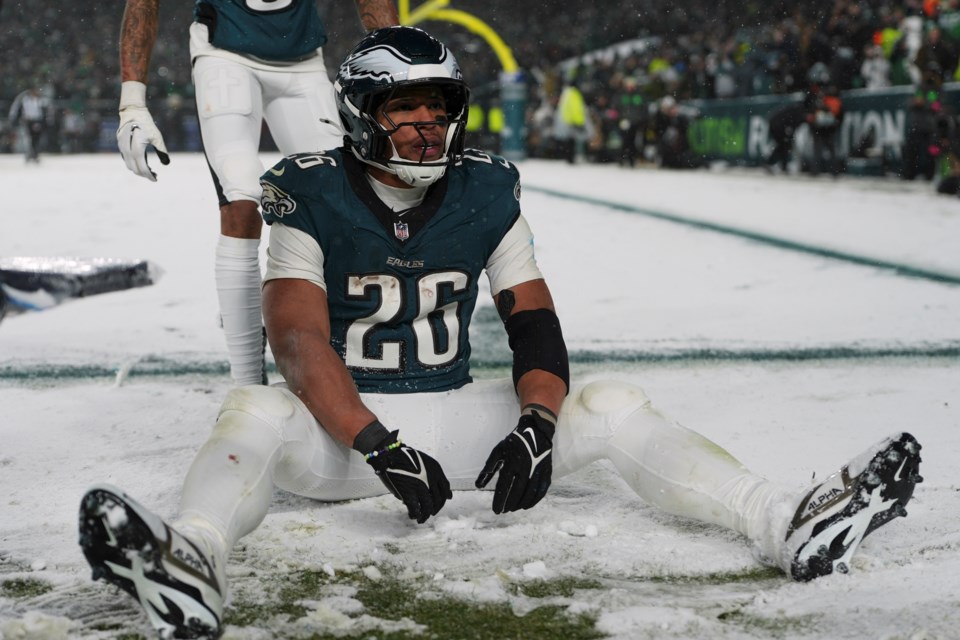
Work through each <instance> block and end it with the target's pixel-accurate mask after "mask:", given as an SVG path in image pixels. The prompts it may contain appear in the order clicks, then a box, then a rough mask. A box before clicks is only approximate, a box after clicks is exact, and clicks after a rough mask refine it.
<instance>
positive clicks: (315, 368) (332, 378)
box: [271, 331, 377, 447]
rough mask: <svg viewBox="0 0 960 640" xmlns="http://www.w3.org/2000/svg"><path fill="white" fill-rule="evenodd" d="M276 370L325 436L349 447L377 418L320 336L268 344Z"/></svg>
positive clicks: (292, 333)
mask: <svg viewBox="0 0 960 640" xmlns="http://www.w3.org/2000/svg"><path fill="white" fill-rule="evenodd" d="M271 347H272V349H273V353H274V357H275V358H276V361H277V368H278V369H279V370H280V373H281V374H283V379H284V380H285V381H286V382H287V385H288V386H289V387H290V390H291V391H293V392H294V393H295V394H297V397H299V398H300V400H301V401H302V402H303V403H304V404H305V405H306V406H307V408H308V409H310V412H311V413H312V414H313V415H314V417H315V418H316V419H317V421H318V422H319V423H320V424H321V425H323V428H324V430H325V431H327V433H329V434H330V435H331V436H333V437H334V438H335V439H336V440H337V441H339V442H341V443H343V444H345V445H346V446H348V447H352V446H353V441H354V439H355V438H356V436H357V434H358V433H360V431H361V430H362V429H363V428H364V427H365V426H367V425H368V424H370V423H371V422H373V421H374V420H376V419H377V417H376V416H375V415H374V414H373V412H371V411H370V410H369V409H367V407H366V406H365V405H364V404H363V402H362V401H361V400H360V395H359V394H358V393H357V388H356V385H355V384H354V382H353V378H352V377H351V376H350V373H349V372H348V371H347V368H346V366H345V365H344V364H343V361H342V360H340V357H339V356H338V355H337V353H336V351H334V350H333V347H331V346H330V343H329V341H328V340H326V339H324V337H323V336H322V335H321V334H319V333H314V332H310V333H298V332H296V331H290V332H287V337H286V338H285V339H283V340H280V341H277V343H276V344H275V343H274V342H273V341H271Z"/></svg>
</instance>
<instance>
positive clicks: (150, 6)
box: [120, 0, 160, 84]
mask: <svg viewBox="0 0 960 640" xmlns="http://www.w3.org/2000/svg"><path fill="white" fill-rule="evenodd" d="M159 16H160V0H127V5H126V8H125V9H124V11H123V21H122V23H121V25H120V78H121V80H122V81H123V82H127V81H130V80H135V81H137V82H143V83H144V84H146V82H147V75H148V72H149V69H150V56H151V54H152V53H153V45H154V43H155V42H156V40H157V31H158V28H159Z"/></svg>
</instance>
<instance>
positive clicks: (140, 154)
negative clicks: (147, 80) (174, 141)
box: [117, 80, 170, 182]
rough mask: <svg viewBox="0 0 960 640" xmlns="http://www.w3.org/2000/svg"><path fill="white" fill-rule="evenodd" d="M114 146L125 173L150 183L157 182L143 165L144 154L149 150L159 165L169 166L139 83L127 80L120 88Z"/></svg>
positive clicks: (144, 92) (144, 161) (158, 132)
mask: <svg viewBox="0 0 960 640" xmlns="http://www.w3.org/2000/svg"><path fill="white" fill-rule="evenodd" d="M117 146H119V147H120V155H121V156H123V161H124V162H125V163H126V165H127V169H130V171H133V172H134V173H135V174H137V175H138V176H141V177H143V178H146V179H147V180H150V181H151V182H156V181H157V174H156V173H154V172H153V169H151V168H150V165H149V164H147V151H148V150H149V149H150V147H151V146H152V147H153V149H154V151H156V152H157V157H158V158H160V162H161V163H162V164H164V165H167V164H170V156H169V155H167V147H166V145H164V144H163V136H161V135H160V130H159V129H157V125H156V124H154V122H153V117H152V116H151V115H150V111H148V110H147V87H146V85H144V84H143V83H142V82H136V81H132V80H130V81H127V82H124V83H123V84H122V85H121V86H120V127H119V128H118V129H117Z"/></svg>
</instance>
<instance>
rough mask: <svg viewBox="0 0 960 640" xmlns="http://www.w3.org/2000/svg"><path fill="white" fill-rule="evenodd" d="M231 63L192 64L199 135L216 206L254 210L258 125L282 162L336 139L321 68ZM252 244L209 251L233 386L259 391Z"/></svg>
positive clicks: (209, 58)
mask: <svg viewBox="0 0 960 640" xmlns="http://www.w3.org/2000/svg"><path fill="white" fill-rule="evenodd" d="M234 58H236V56H235V57H234ZM234 58H225V57H219V56H216V55H201V56H198V57H197V58H196V59H195V60H194V67H193V81H194V85H195V88H196V96H197V112H198V115H199V118H200V134H201V136H202V138H203V148H204V152H205V153H206V156H207V162H208V163H209V164H210V168H211V170H212V171H213V174H214V176H215V178H216V181H217V190H218V194H219V195H220V202H221V204H223V203H224V202H236V201H239V200H249V201H252V202H256V203H259V202H260V176H261V175H262V174H263V172H264V167H263V163H262V161H261V160H260V155H259V151H260V136H261V130H262V123H263V121H264V120H266V122H267V125H268V126H269V128H270V134H271V136H272V137H273V139H274V141H275V142H276V143H277V147H278V148H279V149H280V152H281V153H282V154H283V155H290V154H293V153H300V152H309V151H319V150H322V149H330V148H335V147H338V146H340V145H341V144H342V140H343V132H342V130H341V128H340V125H339V122H340V117H339V115H338V113H337V107H336V102H335V101H334V95H333V85H332V84H331V83H330V80H329V79H328V78H327V74H326V71H325V70H324V69H323V65H322V63H320V64H318V62H317V60H316V59H313V60H311V61H309V62H308V63H304V65H303V67H302V68H300V67H298V65H291V66H287V67H277V68H276V69H265V68H254V67H251V66H248V65H246V64H243V63H242V62H240V61H238V60H236V59H234ZM260 66H261V67H262V66H263V65H260ZM318 67H319V68H318ZM259 244H260V242H259V240H258V239H240V238H228V237H226V236H221V237H220V241H219V243H218V244H217V251H216V263H215V268H214V273H215V277H216V282H217V295H218V299H219V303H220V317H221V321H222V322H223V330H224V333H225V335H226V339H227V352H228V355H229V359H230V371H231V374H232V376H233V379H234V381H235V382H237V383H238V384H259V383H260V382H261V377H262V369H261V367H262V363H263V337H262V330H261V327H262V319H261V316H260V280H261V272H260V259H259Z"/></svg>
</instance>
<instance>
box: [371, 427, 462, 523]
mask: <svg viewBox="0 0 960 640" xmlns="http://www.w3.org/2000/svg"><path fill="white" fill-rule="evenodd" d="M398 433H399V432H397V431H392V432H390V434H389V435H387V437H385V438H384V439H383V440H381V441H380V442H378V443H377V445H376V447H374V449H373V451H371V452H370V453H368V454H367V455H366V456H365V458H366V461H367V464H369V465H370V466H371V467H373V470H374V471H376V473H377V477H379V478H380V480H381V481H382V482H383V484H384V485H385V486H386V487H387V489H389V490H390V493H392V494H393V495H395V496H396V497H397V498H399V499H400V500H403V504H405V505H407V514H408V515H409V516H410V518H411V519H413V520H416V521H417V522H419V523H421V524H422V523H424V522H426V521H427V518H429V517H430V516H435V515H437V513H438V512H439V511H440V509H441V508H442V507H443V505H444V503H445V502H446V501H447V500H449V499H450V498H452V497H453V493H451V492H450V482H449V481H447V476H446V475H444V473H443V469H441V468H440V463H439V462H437V461H436V460H434V459H433V458H431V457H430V456H428V455H427V454H425V453H421V452H420V451H417V450H416V449H414V448H412V447H408V446H407V445H405V444H403V443H402V442H401V441H400V439H399V438H398V437H397V434H398Z"/></svg>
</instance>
